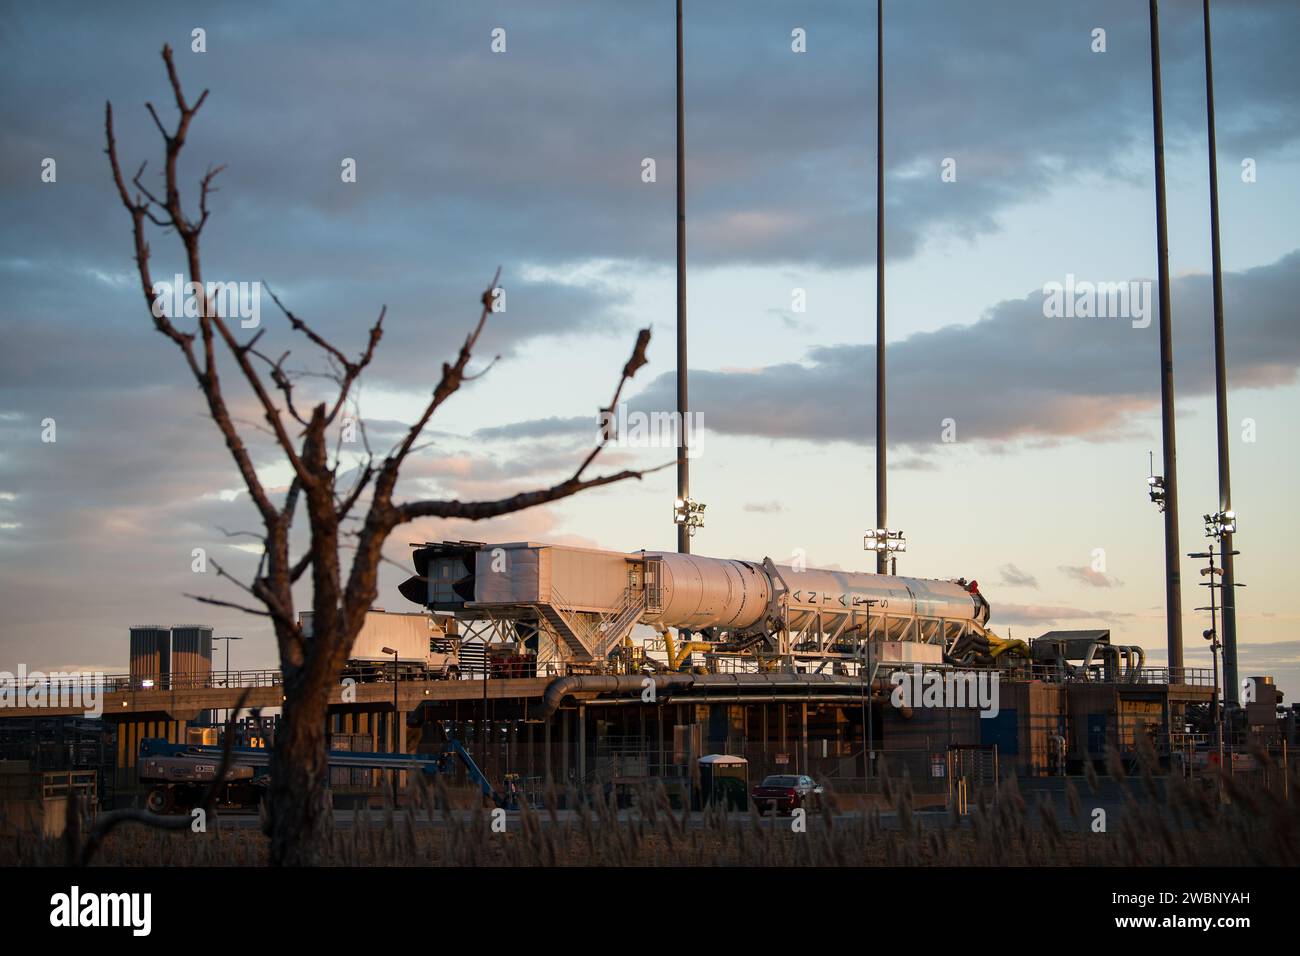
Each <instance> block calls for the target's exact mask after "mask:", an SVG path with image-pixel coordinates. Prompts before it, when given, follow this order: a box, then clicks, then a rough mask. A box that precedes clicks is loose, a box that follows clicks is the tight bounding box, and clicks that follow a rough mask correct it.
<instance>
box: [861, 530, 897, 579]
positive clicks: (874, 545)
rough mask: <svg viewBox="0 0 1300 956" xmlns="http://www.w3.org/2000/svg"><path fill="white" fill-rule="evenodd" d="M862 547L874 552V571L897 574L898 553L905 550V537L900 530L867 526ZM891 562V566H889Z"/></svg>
mask: <svg viewBox="0 0 1300 956" xmlns="http://www.w3.org/2000/svg"><path fill="white" fill-rule="evenodd" d="M862 547H863V548H864V549H865V550H867V551H874V552H876V573H878V574H885V573H889V574H897V573H898V555H899V553H900V552H903V551H906V550H907V538H905V537H904V536H903V532H901V531H890V530H889V529H888V528H869V529H868V530H867V533H866V535H865V536H864V537H863V539H862ZM891 562H892V565H893V566H892V567H890V566H889V563H891Z"/></svg>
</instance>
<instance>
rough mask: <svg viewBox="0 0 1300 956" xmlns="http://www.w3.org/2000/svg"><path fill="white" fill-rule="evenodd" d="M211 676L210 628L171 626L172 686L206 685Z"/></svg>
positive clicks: (188, 625)
mask: <svg viewBox="0 0 1300 956" xmlns="http://www.w3.org/2000/svg"><path fill="white" fill-rule="evenodd" d="M211 676H212V628H211V627H210V626H209V625H207V624H182V625H179V626H176V627H173V628H172V686H173V687H206V686H207V685H208V682H209V679H210V678H211Z"/></svg>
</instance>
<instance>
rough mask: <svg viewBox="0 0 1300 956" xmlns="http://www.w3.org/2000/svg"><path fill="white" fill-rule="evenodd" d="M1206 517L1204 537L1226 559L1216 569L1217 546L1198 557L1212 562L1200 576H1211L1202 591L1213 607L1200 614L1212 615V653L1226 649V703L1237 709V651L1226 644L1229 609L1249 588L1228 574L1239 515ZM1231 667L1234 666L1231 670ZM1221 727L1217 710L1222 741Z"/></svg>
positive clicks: (1217, 724) (1235, 552) (1233, 553)
mask: <svg viewBox="0 0 1300 956" xmlns="http://www.w3.org/2000/svg"><path fill="white" fill-rule="evenodd" d="M1203 517H1204V520H1205V536H1206V537H1207V538H1210V539H1211V541H1212V542H1214V543H1217V544H1218V545H1219V555H1220V557H1221V558H1222V559H1223V567H1222V568H1216V567H1215V566H1214V543H1212V544H1211V545H1210V550H1209V552H1208V554H1204V553H1203V554H1198V555H1196V556H1197V557H1208V558H1209V559H1210V566H1209V567H1208V568H1205V569H1203V570H1202V571H1201V574H1203V575H1208V576H1209V578H1210V580H1209V581H1203V582H1201V587H1207V588H1209V589H1210V606H1209V607H1208V608H1203V607H1202V608H1197V610H1198V611H1206V610H1208V611H1209V612H1210V629H1211V630H1212V631H1213V632H1214V635H1213V638H1212V639H1211V640H1212V643H1211V646H1210V649H1211V651H1214V650H1215V649H1216V647H1222V648H1223V700H1224V701H1225V702H1226V703H1229V704H1234V705H1235V703H1236V701H1237V697H1238V694H1237V690H1236V688H1235V687H1229V681H1235V680H1236V679H1237V668H1236V658H1235V657H1231V660H1230V656H1231V655H1232V654H1234V653H1235V650H1236V649H1235V647H1234V646H1232V645H1231V643H1230V642H1229V641H1228V640H1227V638H1228V636H1229V634H1228V609H1229V607H1230V606H1233V607H1235V605H1236V589H1237V588H1244V587H1245V586H1246V585H1244V584H1242V583H1241V582H1240V581H1235V580H1233V579H1232V577H1231V574H1230V570H1229V569H1230V564H1229V562H1231V561H1232V559H1233V557H1234V556H1235V555H1238V554H1240V553H1241V552H1239V551H1234V550H1233V548H1232V536H1233V535H1234V534H1236V532H1237V514H1236V512H1234V511H1219V512H1216V513H1215V514H1212V515H1204V516H1203ZM1217 588H1222V589H1223V600H1222V601H1221V602H1219V601H1216V599H1215V596H1214V592H1215V589H1217ZM1230 596H1231V600H1232V605H1229V603H1228V602H1229V598H1230ZM1218 604H1222V606H1223V626H1224V638H1225V640H1223V641H1222V642H1220V641H1219V632H1218V626H1217V624H1216V623H1215V614H1216V610H1217V609H1216V605H1218ZM1233 623H1234V625H1235V623H1236V622H1235V621H1234V622H1233ZM1231 636H1232V637H1233V639H1234V640H1235V637H1236V634H1235V633H1233V634H1232V635H1231ZM1215 660H1216V665H1215V670H1216V675H1215V680H1214V684H1215V692H1216V694H1217V692H1218V683H1219V680H1218V675H1217V670H1218V665H1217V660H1218V658H1217V656H1216V658H1215ZM1230 663H1231V665H1232V666H1229V664H1230ZM1222 725H1223V714H1222V708H1221V707H1216V726H1217V727H1218V728H1219V736H1220V738H1222V736H1223V726H1222Z"/></svg>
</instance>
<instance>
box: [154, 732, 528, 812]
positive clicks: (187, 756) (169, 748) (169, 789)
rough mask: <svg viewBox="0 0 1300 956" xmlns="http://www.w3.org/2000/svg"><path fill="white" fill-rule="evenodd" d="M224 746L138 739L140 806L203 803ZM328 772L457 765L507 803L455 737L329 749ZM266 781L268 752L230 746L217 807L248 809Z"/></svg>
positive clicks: (438, 769) (433, 770)
mask: <svg viewBox="0 0 1300 956" xmlns="http://www.w3.org/2000/svg"><path fill="white" fill-rule="evenodd" d="M222 754H223V748H222V747H219V746H208V745H196V744H173V743H171V742H169V741H167V740H164V739H162V738H157V737H149V738H146V739H144V740H142V741H140V759H139V761H138V762H137V766H138V768H139V779H140V782H141V783H142V784H146V785H149V786H150V790H149V794H148V797H147V798H146V800H145V806H146V807H148V809H149V810H151V811H153V812H154V813H174V812H187V811H189V810H190V809H192V808H193V807H195V806H198V804H199V803H200V802H201V801H202V799H203V796H204V794H205V793H206V792H207V789H208V787H209V786H211V784H212V781H213V780H214V779H216V776H217V770H218V768H219V767H220V766H221V759H222ZM327 760H328V764H329V766H330V768H331V769H332V768H334V767H349V768H357V769H363V770H392V771H403V770H405V771H413V772H417V773H422V774H424V775H425V776H427V777H436V776H437V775H438V774H441V773H447V772H448V771H450V770H451V769H452V768H453V767H454V765H455V763H456V762H457V761H459V762H460V763H461V764H463V765H464V767H465V770H466V772H467V773H468V774H469V778H470V779H471V780H472V781H474V784H475V786H477V787H478V789H479V792H480V793H482V794H483V796H484V797H486V798H487V799H489V800H491V801H492V802H493V803H494V804H495V805H496V806H498V807H503V808H505V807H509V806H510V804H511V802H512V800H511V799H510V798H509V797H507V796H505V795H503V794H501V793H498V792H497V790H496V789H495V788H493V786H492V784H491V783H489V782H488V779H487V777H486V776H485V775H484V774H483V771H481V770H480V769H479V768H478V764H476V763H475V762H474V759H473V758H472V757H471V756H470V755H469V752H468V751H467V750H466V749H465V748H464V747H463V746H462V745H461V743H460V741H459V740H456V739H455V738H454V737H452V738H449V739H448V740H447V742H446V743H445V744H444V745H443V748H442V750H440V751H439V752H438V753H436V754H392V753H354V752H350V751H345V750H331V751H330V752H329V753H328V755H327ZM270 782H271V751H270V750H269V749H267V748H265V747H232V748H231V749H230V763H229V766H227V768H226V774H225V777H224V779H223V782H222V784H221V787H220V789H219V790H218V793H217V801H216V803H217V805H218V806H221V807H235V808H244V809H252V808H255V807H256V806H257V805H258V804H259V803H260V802H261V800H262V797H263V795H264V794H265V793H266V789H267V787H268V786H269V785H270Z"/></svg>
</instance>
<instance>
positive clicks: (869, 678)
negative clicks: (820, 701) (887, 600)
mask: <svg viewBox="0 0 1300 956" xmlns="http://www.w3.org/2000/svg"><path fill="white" fill-rule="evenodd" d="M862 603H863V604H865V605H866V607H867V623H866V626H865V634H866V654H865V655H864V656H865V658H866V663H865V664H864V665H863V673H861V674H859V677H861V678H862V730H863V733H864V734H865V735H866V736H865V738H864V739H863V741H862V764H863V770H864V772H865V774H866V779H867V780H870V779H871V762H872V761H873V760H874V759H875V757H876V753H875V750H873V749H872V744H873V743H874V740H873V737H874V736H875V735H874V734H873V733H872V731H874V730H875V728H874V727H873V726H872V725H873V723H874V721H873V720H872V719H871V718H872V716H873V715H874V714H875V709H876V708H875V702H874V701H873V702H872V704H871V706H870V707H868V706H867V695H868V694H870V693H871V684H872V683H874V678H875V673H874V671H875V668H874V667H873V666H872V660H871V658H872V653H871V648H872V644H871V608H872V607H873V606H874V605H876V604H878V603H880V602H879V600H878V599H876V598H867V599H866V600H865V601H863V602H862Z"/></svg>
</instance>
